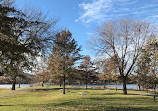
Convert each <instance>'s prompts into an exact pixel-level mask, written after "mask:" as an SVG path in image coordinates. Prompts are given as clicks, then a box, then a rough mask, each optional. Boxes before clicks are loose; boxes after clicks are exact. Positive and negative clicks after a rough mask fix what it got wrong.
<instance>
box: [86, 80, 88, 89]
mask: <svg viewBox="0 0 158 111" xmlns="http://www.w3.org/2000/svg"><path fill="white" fill-rule="evenodd" d="M87 81H88V80H87V78H86V89H87V84H88V82H87Z"/></svg>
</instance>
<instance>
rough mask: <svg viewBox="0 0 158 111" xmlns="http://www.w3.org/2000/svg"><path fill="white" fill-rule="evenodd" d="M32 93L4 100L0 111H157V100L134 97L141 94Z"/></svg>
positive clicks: (70, 90)
mask: <svg viewBox="0 0 158 111" xmlns="http://www.w3.org/2000/svg"><path fill="white" fill-rule="evenodd" d="M33 90H34V89H33V88H31V89H29V90H27V91H24V92H21V93H19V94H17V95H13V96H9V97H1V99H0V111H63V110H64V111H82V110H90V111H106V110H107V111H158V97H157V101H156V102H154V101H153V97H152V96H146V95H139V94H133V92H138V91H132V92H129V94H128V95H123V94H122V91H121V90H118V91H115V90H109V89H107V90H104V89H88V90H85V89H83V88H68V89H67V90H68V92H67V94H65V95H63V94H62V93H61V90H60V88H59V87H56V86H54V87H45V88H42V87H36V88H35V90H36V91H35V92H34V91H33ZM0 91H1V92H3V91H5V89H3V90H0ZM1 92H0V94H1ZM142 93H144V92H142Z"/></svg>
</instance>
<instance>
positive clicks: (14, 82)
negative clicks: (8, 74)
mask: <svg viewBox="0 0 158 111" xmlns="http://www.w3.org/2000/svg"><path fill="white" fill-rule="evenodd" d="M15 85H16V78H15V79H14V80H13V82H12V90H15Z"/></svg>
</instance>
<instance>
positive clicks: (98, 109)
mask: <svg viewBox="0 0 158 111" xmlns="http://www.w3.org/2000/svg"><path fill="white" fill-rule="evenodd" d="M100 99H102V100H103V99H104V101H106V99H105V98H99V99H98V98H97V100H100ZM22 106H24V107H28V106H29V107H30V106H31V107H39V108H40V107H42V108H46V109H47V108H48V109H49V108H51V109H52V108H61V107H62V110H63V109H64V107H65V108H66V107H71V108H73V109H75V110H84V109H89V110H93V111H104V110H106V111H157V109H156V108H154V107H152V106H151V107H145V108H144V107H135V106H121V105H120V106H119V105H116V104H114V105H107V104H102V105H99V103H98V104H89V103H86V102H85V101H84V102H81V101H80V102H78V101H64V102H61V103H48V104H25V105H24V104H23V105H22ZM81 107H82V109H81Z"/></svg>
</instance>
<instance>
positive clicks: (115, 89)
mask: <svg viewBox="0 0 158 111" xmlns="http://www.w3.org/2000/svg"><path fill="white" fill-rule="evenodd" d="M115 91H117V81H115Z"/></svg>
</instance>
